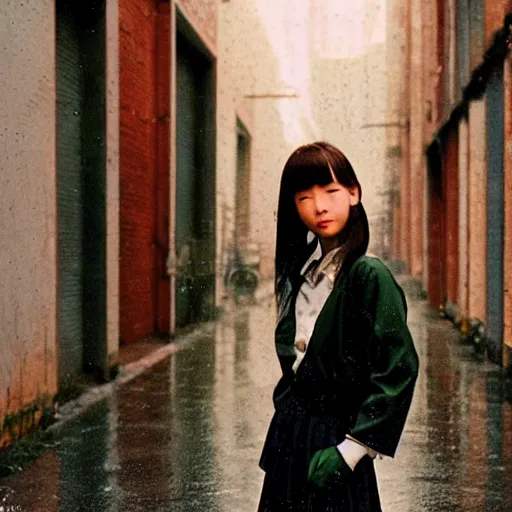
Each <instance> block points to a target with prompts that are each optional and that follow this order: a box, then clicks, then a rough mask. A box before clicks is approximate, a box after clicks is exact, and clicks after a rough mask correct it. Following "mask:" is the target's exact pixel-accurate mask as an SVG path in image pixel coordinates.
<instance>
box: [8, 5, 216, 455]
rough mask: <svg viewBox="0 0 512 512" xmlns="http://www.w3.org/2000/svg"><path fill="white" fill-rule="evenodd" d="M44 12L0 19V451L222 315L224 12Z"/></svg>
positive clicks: (115, 8)
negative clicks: (137, 348) (153, 349)
mask: <svg viewBox="0 0 512 512" xmlns="http://www.w3.org/2000/svg"><path fill="white" fill-rule="evenodd" d="M36 3H37V6H35V5H34V2H27V3H25V4H23V3H19V2H14V1H7V2H3V3H2V5H1V6H0V19H1V22H0V23H1V30H0V39H1V40H2V41H1V42H2V51H1V54H0V58H1V62H2V71H1V72H0V77H1V86H2V91H3V96H2V99H1V115H0V131H1V140H2V151H1V155H0V169H1V174H0V182H1V185H0V198H1V205H0V229H1V230H2V232H1V234H2V240H3V241H4V243H2V244H1V248H0V263H1V267H2V276H1V278H0V287H1V289H2V293H1V294H0V325H1V326H2V332H3V336H2V339H1V340H0V350H1V352H2V361H1V363H0V426H1V427H2V430H1V435H0V447H1V446H3V445H4V444H8V443H10V442H12V441H13V440H14V439H16V438H17V437H18V436H20V435H23V434H25V433H26V432H28V431H30V429H31V428H33V427H35V426H36V425H37V423H38V422H39V421H40V420H41V418H42V417H44V416H45V414H46V413H49V414H51V413H52V411H53V408H54V406H55V404H56V402H57V401H58V400H60V399H61V397H63V396H64V394H65V393H66V392H67V391H69V390H70V389H73V388H74V387H76V386H78V387H80V386H82V385H83V384H84V383H87V382H90V380H91V379H93V380H94V381H100V382H101V381H105V380H109V379H110V378H112V376H113V375H114V374H115V372H116V370H117V367H118V366H119V364H120V362H122V360H123V358H122V355H123V351H124V350H125V349H126V347H130V346H131V345H133V344H135V343H141V342H144V341H147V340H155V339H161V340H163V341H164V342H165V340H167V339H168V338H169V336H170V335H172V334H173V333H174V332H176V330H177V329H179V328H181V327H184V326H186V325H189V324H192V323H195V322H199V321H202V320H204V319H207V318H212V317H213V315H214V313H215V307H216V302H215V276H216V269H215V259H216V241H215V238H216V229H217V226H216V223H215V218H216V210H217V205H216V196H215V190H216V188H215V187H216V144H217V135H216V129H217V122H216V115H217V108H216V91H217V44H218V42H217V39H218V37H217V28H218V9H219V6H218V2H217V0H209V1H204V0H201V1H199V0H176V1H164V0H144V1H142V2H139V1H137V2H136V1H133V0H95V1H93V2H88V3H87V5H86V6H78V5H75V4H77V3H76V2H69V1H66V0H58V1H56V2H53V1H46V0H44V1H42V2H36ZM198 98H199V100H198Z"/></svg>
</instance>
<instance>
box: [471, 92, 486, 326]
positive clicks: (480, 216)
mask: <svg viewBox="0 0 512 512" xmlns="http://www.w3.org/2000/svg"><path fill="white" fill-rule="evenodd" d="M485 115H486V108H485V98H484V99H481V100H479V101H472V102H471V103H470V105H469V173H468V178H469V179H468V189H469V197H468V212H469V216H468V224H469V226H470V229H469V240H468V244H469V251H468V258H469V276H468V277H469V283H468V289H469V307H468V310H469V316H470V317H471V318H478V319H479V320H481V321H482V322H484V323H485V320H486V317H487V295H486V294H487V288H486V287H487V283H486V275H487V273H486V269H487V266H486V265H487V246H486V239H487V207H486V202H487V192H486V191H487V187H486V183H487V182H486V180H487V164H486V135H485V125H486V120H485Z"/></svg>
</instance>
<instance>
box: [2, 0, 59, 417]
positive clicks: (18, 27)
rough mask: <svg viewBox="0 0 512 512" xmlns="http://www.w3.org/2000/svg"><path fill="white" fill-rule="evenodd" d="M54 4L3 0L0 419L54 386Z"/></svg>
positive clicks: (50, 391)
mask: <svg viewBox="0 0 512 512" xmlns="http://www.w3.org/2000/svg"><path fill="white" fill-rule="evenodd" d="M54 34H55V12H54V2H53V1H50V0H41V1H39V2H25V3H20V2H18V1H15V0H6V1H3V2H1V3H0V48H1V50H0V51H1V60H2V66H1V68H0V90H1V91H2V110H1V114H0V144H1V146H0V173H1V174H0V176H1V184H0V240H2V243H1V244H0V268H2V272H1V273H0V290H1V293H0V325H1V326H2V336H1V337H0V353H1V362H0V421H1V419H2V418H3V416H4V415H5V414H6V413H11V412H14V411H17V410H18V409H19V408H21V407H22V406H25V405H27V404H29V403H30V402H32V401H33V400H35V399H36V398H37V397H39V396H41V395H45V394H53V393H54V392H55V391H56V387H57V381H56V375H57V348H56V269H57V265H56V161H55V49H54V47H55V36H54Z"/></svg>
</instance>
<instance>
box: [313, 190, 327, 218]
mask: <svg viewBox="0 0 512 512" xmlns="http://www.w3.org/2000/svg"><path fill="white" fill-rule="evenodd" d="M313 200H314V204H315V209H316V213H317V214H318V215H320V214H322V213H325V212H326V211H327V206H326V201H325V198H324V196H323V194H315V195H314V198H313Z"/></svg>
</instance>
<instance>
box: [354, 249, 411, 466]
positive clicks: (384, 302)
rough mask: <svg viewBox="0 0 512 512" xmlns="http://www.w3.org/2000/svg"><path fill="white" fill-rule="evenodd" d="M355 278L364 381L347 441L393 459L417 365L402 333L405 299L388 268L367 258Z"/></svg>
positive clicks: (405, 333) (404, 329)
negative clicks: (361, 326) (350, 439)
mask: <svg viewBox="0 0 512 512" xmlns="http://www.w3.org/2000/svg"><path fill="white" fill-rule="evenodd" d="M365 259H366V258H365ZM355 273H356V276H355V277H354V279H353V280H352V284H351V289H352V290H353V293H352V296H353V300H354V301H355V302H356V303H357V309H358V310H359V314H358V315H357V316H359V315H362V316H359V318H360V319H361V322H362V323H365V324H366V328H365V329H364V331H365V332H366V333H367V336H368V340H367V341H368V344H367V350H366V352H367V359H368V361H367V362H368V369H367V376H368V378H367V386H366V390H367V391H366V392H365V393H364V395H363V401H362V404H361V406H360V408H359V410H358V412H357V416H356V420H355V424H354V426H353V428H352V429H351V431H350V432H349V435H350V436H352V437H353V438H354V439H355V440H357V441H359V442H360V443H362V444H364V445H366V446H367V447H369V448H371V449H373V450H375V451H377V452H378V453H381V454H383V455H387V456H390V457H393V456H394V455H395V451H396V448H397V446H398V442H399V440H400V437H401V434H402V431H403V429H404V425H405V421H406V418H407V414H408V412H409V407H410V405H411V400H412V397H413V391H414V386H415V382H416V378H417V375H418V369H419V360H418V356H417V353H416V350H415V348H414V345H413V341H412V338H411V335H410V332H409V329H408V327H407V306H406V302H405V296H404V294H403V291H402V289H401V288H400V287H399V285H398V284H397V283H396V281H395V280H394V278H393V276H392V275H391V273H390V272H389V270H388V269H387V267H385V265H384V264H383V263H382V262H380V260H378V259H373V258H371V259H367V261H366V264H364V263H363V264H360V265H359V268H358V269H356V272H355ZM356 330H357V326H356Z"/></svg>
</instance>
